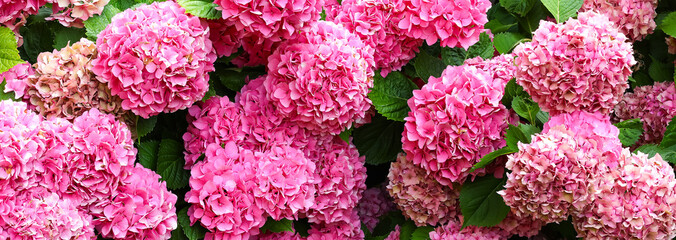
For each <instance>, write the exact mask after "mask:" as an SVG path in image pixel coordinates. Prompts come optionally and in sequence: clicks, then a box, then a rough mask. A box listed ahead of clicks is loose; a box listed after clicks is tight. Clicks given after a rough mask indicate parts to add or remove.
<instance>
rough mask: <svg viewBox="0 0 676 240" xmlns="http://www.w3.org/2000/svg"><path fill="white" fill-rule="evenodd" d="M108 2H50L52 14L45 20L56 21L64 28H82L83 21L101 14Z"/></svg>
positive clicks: (69, 0) (93, 0) (86, 0)
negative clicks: (51, 3)
mask: <svg viewBox="0 0 676 240" xmlns="http://www.w3.org/2000/svg"><path fill="white" fill-rule="evenodd" d="M109 1H110V0H85V1H82V0H50V1H49V2H53V5H52V11H53V14H52V16H50V17H47V20H58V21H59V23H61V25H63V26H66V27H78V28H83V27H84V21H85V20H87V19H89V18H90V17H92V16H94V15H98V14H101V12H103V7H105V6H106V4H108V2H109Z"/></svg>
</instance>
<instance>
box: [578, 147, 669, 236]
mask: <svg viewBox="0 0 676 240" xmlns="http://www.w3.org/2000/svg"><path fill="white" fill-rule="evenodd" d="M599 183H600V187H599V189H598V193H597V194H598V196H597V198H596V201H594V203H593V204H592V205H590V206H589V207H587V208H586V209H585V211H583V212H582V213H580V214H579V215H577V217H575V218H573V223H574V225H575V228H576V229H577V232H578V237H582V238H584V239H611V238H612V239H672V238H674V237H675V236H676V215H675V214H674V213H676V187H675V186H676V179H675V178H674V170H673V169H672V168H671V166H669V163H667V162H665V161H664V160H662V158H661V157H660V155H659V154H657V155H655V156H654V157H652V158H649V157H648V156H647V155H646V154H643V153H640V152H639V153H638V154H632V153H630V152H629V150H628V149H624V150H623V151H622V153H621V156H620V158H619V167H618V168H615V169H612V170H611V171H610V172H609V173H606V174H604V175H603V176H601V180H600V181H599Z"/></svg>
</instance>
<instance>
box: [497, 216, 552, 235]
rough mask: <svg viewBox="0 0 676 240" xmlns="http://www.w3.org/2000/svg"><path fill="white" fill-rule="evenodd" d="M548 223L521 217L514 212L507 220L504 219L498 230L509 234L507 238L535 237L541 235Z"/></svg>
mask: <svg viewBox="0 0 676 240" xmlns="http://www.w3.org/2000/svg"><path fill="white" fill-rule="evenodd" d="M545 225H546V223H545V222H544V221H541V220H539V219H533V218H531V217H530V216H523V217H519V216H518V215H516V214H515V213H514V211H511V212H509V214H507V217H506V218H505V219H502V222H500V224H498V225H496V226H495V227H496V228H500V229H502V230H503V231H505V232H506V233H507V236H512V235H519V236H521V237H528V238H529V237H533V236H535V235H537V234H538V233H540V229H542V227H544V226H545Z"/></svg>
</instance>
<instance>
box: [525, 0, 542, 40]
mask: <svg viewBox="0 0 676 240" xmlns="http://www.w3.org/2000/svg"><path fill="white" fill-rule="evenodd" d="M546 17H547V11H546V9H545V7H544V6H543V5H542V3H541V2H540V1H537V2H536V3H535V4H534V5H533V9H531V10H530V11H529V12H528V14H527V15H526V17H523V18H519V28H520V29H521V30H522V33H526V34H531V33H532V32H534V31H535V30H536V29H538V27H539V26H540V20H542V19H545V18H546Z"/></svg>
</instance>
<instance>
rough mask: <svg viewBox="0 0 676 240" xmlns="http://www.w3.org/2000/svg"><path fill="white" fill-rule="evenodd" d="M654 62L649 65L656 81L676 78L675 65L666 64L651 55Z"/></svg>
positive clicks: (651, 75) (652, 76)
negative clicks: (675, 73)
mask: <svg viewBox="0 0 676 240" xmlns="http://www.w3.org/2000/svg"><path fill="white" fill-rule="evenodd" d="M650 58H651V59H652V62H651V63H650V67H648V74H650V77H651V78H652V79H653V80H654V81H656V82H664V81H667V80H673V79H674V65H673V64H666V63H663V62H660V61H658V60H657V59H655V58H653V57H652V56H651V57H650Z"/></svg>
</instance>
